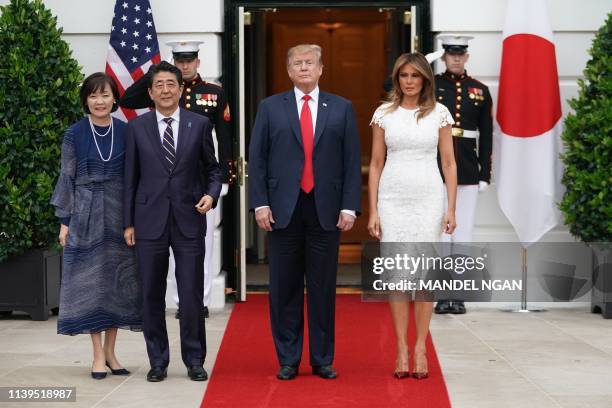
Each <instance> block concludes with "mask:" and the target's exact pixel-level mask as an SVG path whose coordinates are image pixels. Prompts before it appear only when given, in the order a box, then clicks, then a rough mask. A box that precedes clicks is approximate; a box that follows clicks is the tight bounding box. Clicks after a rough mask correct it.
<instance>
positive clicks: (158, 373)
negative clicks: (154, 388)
mask: <svg viewBox="0 0 612 408" xmlns="http://www.w3.org/2000/svg"><path fill="white" fill-rule="evenodd" d="M167 376H168V369H167V368H166V367H152V368H151V369H150V370H149V372H148V373H147V381H149V382H160V381H164V378H166V377H167Z"/></svg>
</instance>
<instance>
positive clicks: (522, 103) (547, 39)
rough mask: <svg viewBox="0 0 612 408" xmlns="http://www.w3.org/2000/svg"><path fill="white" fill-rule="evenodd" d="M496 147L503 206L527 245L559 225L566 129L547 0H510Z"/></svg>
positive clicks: (504, 37)
mask: <svg viewBox="0 0 612 408" xmlns="http://www.w3.org/2000/svg"><path fill="white" fill-rule="evenodd" d="M507 7H508V8H507V14H506V23H505V27H504V33H503V49H502V62H501V72H500V78H499V95H498V101H497V122H498V124H499V131H498V132H496V143H494V146H495V152H494V154H495V160H494V163H495V180H496V184H497V196H498V199H499V204H500V207H501V209H502V211H503V212H504V214H505V215H506V217H508V219H509V220H510V223H511V224H512V226H513V227H514V229H515V231H516V233H517V235H518V237H519V239H520V241H521V242H522V243H523V246H528V245H529V244H531V243H533V242H536V241H538V240H539V239H540V238H541V237H542V236H543V235H544V234H545V233H546V232H548V231H549V230H550V229H552V228H553V227H555V225H557V223H558V220H559V212H558V210H557V204H556V203H557V198H558V197H559V195H560V179H561V174H562V173H561V170H562V169H561V166H560V161H559V149H560V146H561V142H560V135H561V130H562V124H563V120H562V114H561V100H560V96H559V78H558V75H557V63H556V58H555V44H554V42H553V36H552V30H551V27H550V23H549V20H548V14H547V10H546V0H508V6H507Z"/></svg>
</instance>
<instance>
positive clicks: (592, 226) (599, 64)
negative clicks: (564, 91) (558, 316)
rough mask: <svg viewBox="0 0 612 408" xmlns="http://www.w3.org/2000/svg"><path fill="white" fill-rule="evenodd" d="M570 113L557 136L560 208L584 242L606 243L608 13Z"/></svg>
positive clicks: (611, 227) (611, 39) (611, 43)
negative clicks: (562, 168) (563, 189)
mask: <svg viewBox="0 0 612 408" xmlns="http://www.w3.org/2000/svg"><path fill="white" fill-rule="evenodd" d="M589 53H590V55H591V57H592V58H591V59H590V60H589V61H588V62H587V65H586V68H585V70H584V77H585V78H584V80H580V81H579V86H580V91H579V94H578V97H577V98H575V99H572V100H571V101H570V106H571V107H572V108H573V109H574V113H572V114H570V115H569V116H568V117H567V119H566V121H565V130H564V132H563V135H562V139H563V142H564V143H565V148H566V151H565V153H564V154H563V155H562V159H563V162H564V164H565V173H564V174H563V184H564V185H565V186H566V188H567V191H566V193H565V196H564V197H563V200H562V202H561V205H560V208H561V211H563V213H564V215H565V223H566V224H567V225H568V226H569V228H570V232H571V233H572V234H573V235H574V236H576V237H579V238H580V239H581V240H582V241H585V242H608V241H612V168H611V164H612V13H610V14H608V17H607V19H606V22H605V23H604V25H603V27H601V29H600V30H599V31H598V32H597V34H596V36H595V39H594V40H593V47H592V48H591V50H590V51H589Z"/></svg>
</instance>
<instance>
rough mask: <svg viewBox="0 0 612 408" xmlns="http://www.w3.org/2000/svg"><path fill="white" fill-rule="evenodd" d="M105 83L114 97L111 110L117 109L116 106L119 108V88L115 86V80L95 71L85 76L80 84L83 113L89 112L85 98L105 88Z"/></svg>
mask: <svg viewBox="0 0 612 408" xmlns="http://www.w3.org/2000/svg"><path fill="white" fill-rule="evenodd" d="M106 85H108V86H110V89H111V92H112V93H113V97H114V98H115V103H113V108H112V109H111V112H114V111H116V110H117V108H119V104H118V102H119V89H118V88H117V84H116V83H115V80H114V79H113V78H111V77H110V76H108V75H106V74H105V73H104V72H96V73H93V74H91V75H90V76H88V77H87V78H85V80H84V81H83V85H81V90H80V91H79V97H80V99H81V106H82V107H83V111H84V112H85V113H87V114H90V113H91V112H90V111H89V107H88V106H87V98H88V97H89V95H91V94H92V93H94V92H98V91H103V90H104V88H106Z"/></svg>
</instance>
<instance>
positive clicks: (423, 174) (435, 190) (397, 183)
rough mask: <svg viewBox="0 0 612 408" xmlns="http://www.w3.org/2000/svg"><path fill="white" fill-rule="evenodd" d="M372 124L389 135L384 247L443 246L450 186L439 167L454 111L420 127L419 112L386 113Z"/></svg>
mask: <svg viewBox="0 0 612 408" xmlns="http://www.w3.org/2000/svg"><path fill="white" fill-rule="evenodd" d="M387 106H388V105H387V104H383V105H381V106H380V107H379V108H378V109H376V112H374V116H373V117H372V121H371V124H372V123H376V124H377V125H378V126H380V127H381V128H382V129H384V131H385V144H386V146H387V160H386V162H385V167H384V169H383V172H382V175H381V178H380V184H379V188H378V214H379V216H380V226H381V234H382V236H381V242H437V241H439V240H440V237H441V232H442V219H443V217H444V183H443V182H442V177H441V176H440V171H439V169H438V164H437V151H438V150H437V148H438V136H439V129H440V128H442V127H444V126H446V125H448V124H453V123H454V121H453V118H452V117H451V114H450V112H449V111H448V109H447V108H446V107H445V106H444V105H442V104H440V103H436V107H435V109H434V110H433V111H432V112H431V113H430V114H429V115H427V116H426V117H424V118H421V119H420V120H419V122H418V123H417V120H416V115H417V109H404V108H402V107H399V108H397V109H396V110H395V111H392V112H388V113H385V112H384V111H385V108H386V107H387Z"/></svg>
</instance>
